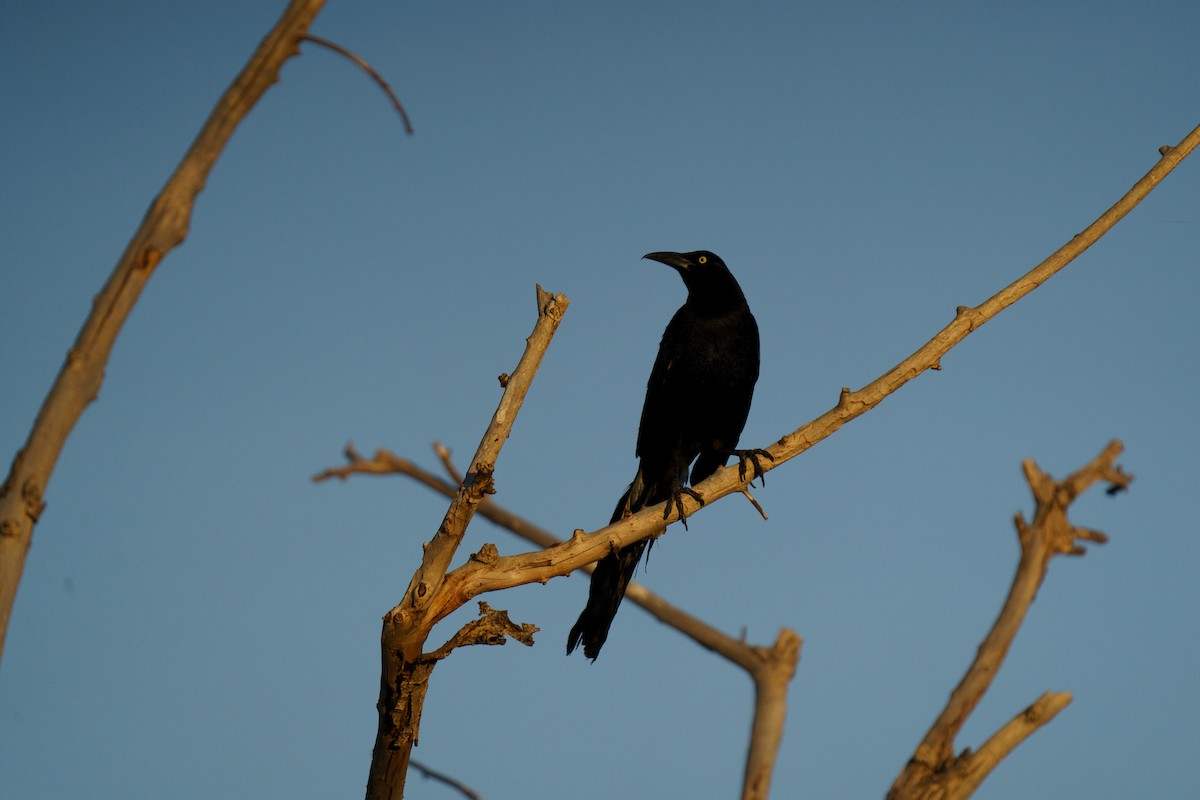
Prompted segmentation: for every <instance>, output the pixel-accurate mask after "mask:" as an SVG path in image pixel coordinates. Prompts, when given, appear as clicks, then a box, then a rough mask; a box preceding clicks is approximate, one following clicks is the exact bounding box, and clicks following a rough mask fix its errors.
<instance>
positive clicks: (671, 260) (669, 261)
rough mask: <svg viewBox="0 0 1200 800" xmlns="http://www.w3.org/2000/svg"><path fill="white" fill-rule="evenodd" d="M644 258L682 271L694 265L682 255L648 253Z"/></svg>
mask: <svg viewBox="0 0 1200 800" xmlns="http://www.w3.org/2000/svg"><path fill="white" fill-rule="evenodd" d="M642 258H648V259H650V260H651V261H657V262H659V263H661V264H666V265H667V266H668V267H674V268H675V269H677V270H680V271H683V270H686V269H687V268H688V267H690V266H691V265H692V263H691V262H690V261H688V260H687V259H686V258H684V257H683V255H682V254H681V253H646V255H644V256H642Z"/></svg>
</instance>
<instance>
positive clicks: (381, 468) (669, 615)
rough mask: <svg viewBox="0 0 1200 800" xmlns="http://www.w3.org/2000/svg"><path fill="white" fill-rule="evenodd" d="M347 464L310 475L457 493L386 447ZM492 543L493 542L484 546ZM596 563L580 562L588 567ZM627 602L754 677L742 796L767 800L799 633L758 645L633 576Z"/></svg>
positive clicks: (505, 518) (493, 515)
mask: <svg viewBox="0 0 1200 800" xmlns="http://www.w3.org/2000/svg"><path fill="white" fill-rule="evenodd" d="M434 447H435V450H436V451H437V453H438V456H439V457H440V459H441V461H442V464H443V466H444V467H445V469H446V471H447V473H449V475H450V476H451V478H452V479H453V480H455V481H461V477H460V476H459V474H458V470H457V469H456V468H455V467H454V464H453V463H452V462H451V460H450V451H449V450H447V449H446V448H445V447H443V446H442V445H440V444H435V445H434ZM345 456H346V460H347V464H346V465H345V466H341V467H331V468H329V469H326V470H324V471H322V472H320V473H318V474H317V475H314V476H313V481H314V482H321V481H325V480H328V479H330V478H339V479H341V480H345V479H346V478H348V477H349V476H351V475H397V474H399V475H406V476H408V477H410V478H413V479H414V480H417V481H419V482H421V483H423V484H425V485H426V486H428V487H430V488H431V489H433V490H434V491H437V492H441V493H442V494H444V495H446V496H447V497H453V496H454V495H455V493H456V492H457V487H455V486H454V485H453V484H451V483H450V482H448V481H446V480H444V479H442V478H440V477H438V476H437V475H434V474H432V473H430V472H428V471H426V470H424V469H422V468H421V467H419V466H418V465H417V464H415V463H414V462H412V461H410V460H409V459H406V458H400V457H398V456H396V455H394V454H393V453H391V452H390V451H388V450H384V449H380V450H377V451H376V452H375V454H374V456H372V457H371V458H370V459H367V458H363V456H362V455H360V454H359V452H358V451H357V450H356V449H355V448H354V446H353V445H352V444H351V445H347V446H346V449H345ZM478 513H479V514H480V515H482V516H483V517H484V518H485V519H488V520H490V521H491V522H493V523H495V524H496V525H499V526H500V527H502V528H506V529H508V530H509V531H511V532H513V533H515V534H516V535H518V536H520V537H521V538H523V539H525V540H527V541H529V542H532V543H533V544H536V545H537V546H539V547H542V548H548V547H551V546H554V545H558V544H562V541H561V540H560V539H558V538H556V537H555V536H554V535H553V534H551V533H550V532H549V531H546V530H545V529H544V528H541V527H539V526H537V525H535V524H534V523H532V522H530V521H528V520H526V519H525V518H523V517H520V516H518V515H516V514H514V513H512V512H511V511H508V510H507V509H504V508H502V507H501V506H500V505H499V504H497V503H496V502H495V501H493V500H492V499H491V498H484V500H483V502H482V503H480V505H479V509H478ZM484 548H485V549H486V548H491V550H489V552H492V551H494V549H495V548H494V547H493V546H492V545H484ZM594 566H595V565H594V564H587V565H585V566H584V567H582V570H583V571H585V572H591V571H592V569H593V567H594ZM625 599H626V601H630V602H633V603H634V604H635V605H638V606H641V607H642V608H643V609H645V610H646V611H648V612H649V613H650V614H651V615H652V616H653V617H655V618H656V619H658V620H659V621H660V622H663V623H665V624H667V625H669V626H671V627H672V628H675V629H676V630H677V631H679V632H680V633H682V634H684V635H685V636H687V637H689V638H691V639H692V640H693V641H694V642H696V643H697V644H699V645H700V646H701V647H704V648H706V649H708V650H711V651H713V652H714V653H716V654H718V655H720V656H723V657H724V658H725V659H727V660H729V661H731V662H732V663H734V664H735V665H737V666H739V667H741V668H742V669H743V670H745V671H746V672H747V673H748V674H749V675H750V678H751V680H753V681H754V697H755V703H754V716H753V720H752V723H751V734H750V746H749V748H748V750H747V754H746V770H745V776H744V778H743V783H742V797H743V798H744V800H765V799H766V797H767V796H768V792H769V790H770V786H771V777H772V774H773V772H774V767H775V760H776V757H777V756H778V753H779V747H780V745H781V744H782V742H783V727H784V722H785V721H786V716H787V687H788V684H789V683H790V682H791V679H792V677H793V676H794V675H795V672H796V665H797V664H798V663H799V661H800V646H801V639H800V635H799V634H798V633H796V632H795V631H793V630H790V629H788V628H784V629H783V630H781V631H780V633H779V636H778V638H777V639H776V641H775V644H774V646H772V647H759V646H754V645H750V644H748V643H746V642H745V641H744V640H741V639H735V638H733V637H732V636H729V635H728V634H726V633H723V632H722V631H720V630H718V629H716V628H714V627H712V626H711V625H709V624H708V623H706V622H704V621H703V620H701V619H699V618H698V617H695V616H692V615H691V614H689V613H687V612H686V611H683V610H682V609H680V608H677V607H676V606H674V605H671V604H670V603H668V602H667V601H666V600H664V599H663V598H661V597H659V596H658V595H656V594H654V593H653V592H651V591H650V590H649V589H647V588H646V587H645V586H643V585H642V584H640V583H637V582H636V581H631V582H630V584H629V586H628V587H627V588H626V591H625Z"/></svg>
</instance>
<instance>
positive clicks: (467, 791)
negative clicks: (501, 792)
mask: <svg viewBox="0 0 1200 800" xmlns="http://www.w3.org/2000/svg"><path fill="white" fill-rule="evenodd" d="M409 763H410V764H412V766H413V769H415V770H417V772H420V773H421V775H422V776H424V777H426V778H432V779H433V780H435V781H441V782H442V783H444V784H446V785H447V786H449V787H451V788H454V789H457V790H458V791H459V792H461V793H462V795H463V797H467V798H470V800H483V796H482V795H480V794H479V793H478V792H476V791H475V790H474V789H472V788H471V787H469V786H467V785H466V784H464V783H461V782H459V781H456V780H455V779H454V778H451V777H450V776H449V775H447V774H445V773H443V772H438V771H437V770H433V769H430V768H429V767H427V766H425V765H424V764H422V763H421V762H420V761H417V760H416V759H415V758H414V759H413V760H412V761H410V762H409Z"/></svg>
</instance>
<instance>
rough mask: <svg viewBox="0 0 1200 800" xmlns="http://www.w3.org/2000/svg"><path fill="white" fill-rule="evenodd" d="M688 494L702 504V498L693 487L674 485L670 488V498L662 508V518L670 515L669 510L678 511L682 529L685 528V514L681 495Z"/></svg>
mask: <svg viewBox="0 0 1200 800" xmlns="http://www.w3.org/2000/svg"><path fill="white" fill-rule="evenodd" d="M685 494H687V495H690V496H691V498H692V499H693V500H695V501H696V502H697V503H699V504H700V505H704V498H703V497H702V496H701V495H700V493H699V492H697V491H696V490H695V489H692V488H690V487H687V486H676V487H675V488H674V489H672V490H671V498H670V499H669V500H667V505H666V506H665V507H664V508H663V519H666V518H667V517H669V516H671V510H672V509H674V510H675V511H678V512H679V521H680V522H682V523H683V529H684V530H685V531H686V530H687V514H686V513H685V512H684V510H683V496H684V495H685Z"/></svg>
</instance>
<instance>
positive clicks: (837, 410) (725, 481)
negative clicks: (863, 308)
mask: <svg viewBox="0 0 1200 800" xmlns="http://www.w3.org/2000/svg"><path fill="white" fill-rule="evenodd" d="M1197 144H1200V127H1197V128H1196V129H1195V130H1193V131H1192V132H1191V133H1189V134H1188V135H1187V137H1186V138H1185V139H1184V140H1183V141H1182V142H1181V143H1180V144H1179V145H1178V146H1177V147H1173V148H1170V149H1168V150H1166V152H1165V154H1164V155H1163V156H1162V158H1161V159H1160V160H1159V162H1158V163H1157V164H1156V165H1155V166H1154V167H1153V168H1152V169H1151V170H1150V171H1149V172H1148V173H1147V174H1146V175H1145V176H1144V177H1143V178H1142V179H1141V180H1139V181H1138V182H1137V184H1135V185H1134V187H1133V188H1132V189H1130V190H1129V192H1127V193H1126V194H1125V196H1124V197H1122V198H1121V199H1120V200H1119V201H1118V202H1117V203H1116V204H1115V205H1113V207H1112V208H1110V209H1109V210H1108V211H1106V212H1104V214H1102V215H1101V216H1100V217H1099V219H1097V220H1096V221H1095V222H1094V223H1092V224H1091V225H1090V226H1088V228H1087V229H1085V230H1084V231H1083V232H1082V233H1079V234H1077V235H1076V236H1075V237H1073V238H1072V239H1071V241H1069V242H1068V243H1067V244H1065V245H1063V246H1062V247H1060V248H1059V249H1058V250H1057V251H1055V252H1054V253H1053V254H1052V255H1051V256H1050V257H1049V258H1047V259H1046V260H1045V261H1043V262H1042V263H1041V264H1039V265H1038V266H1036V267H1035V268H1034V269H1032V270H1030V271H1029V272H1028V273H1027V274H1025V275H1024V276H1022V277H1021V278H1019V279H1017V280H1016V281H1014V282H1013V283H1012V284H1010V285H1009V286H1007V287H1006V288H1004V289H1002V290H1000V291H999V292H997V293H996V294H995V295H993V296H992V297H991V298H989V299H988V300H986V301H984V302H983V303H981V304H980V305H979V306H977V307H974V308H969V307H966V306H960V307H959V308H958V312H957V314H956V316H955V318H954V320H953V321H952V322H951V323H950V324H949V325H947V326H946V327H945V328H943V329H942V330H941V331H939V332H938V333H937V334H936V335H935V336H934V337H933V338H932V339H930V340H929V341H928V342H926V343H925V344H924V345H923V346H921V347H920V348H919V349H918V350H917V351H916V352H914V353H913V354H912V355H910V356H909V357H908V358H906V359H904V360H903V361H901V362H900V363H899V364H897V365H896V366H895V367H893V368H892V369H891V370H889V371H888V372H886V373H885V374H883V375H881V376H880V377H879V378H877V379H875V380H874V381H872V382H871V383H869V384H867V385H866V386H864V387H863V388H862V389H859V390H857V391H851V390H849V389H843V390H842V393H841V397H840V399H839V401H838V403H837V405H836V406H834V407H833V408H831V409H830V410H829V411H827V412H825V413H824V414H822V415H821V416H819V417H817V418H816V419H814V420H813V421H811V422H809V423H806V424H805V425H802V426H800V427H799V428H797V429H796V430H794V431H792V432H791V433H787V434H785V435H784V436H782V437H781V438H780V439H779V440H778V441H777V442H775V443H774V444H772V445H771V446H770V447H767V448H765V449H766V450H767V452H769V453H770V454H771V456H772V457H773V460H772V461H771V462H770V463H767V462H765V461H764V462H763V464H762V467H763V471H764V472H766V471H770V470H772V469H775V468H777V467H779V466H780V465H781V464H783V463H784V462H786V461H790V460H791V459H793V458H795V457H796V456H798V455H800V454H801V453H803V452H804V451H806V450H808V449H809V448H810V447H812V446H813V445H815V444H817V443H818V442H820V441H822V440H824V439H826V438H827V437H829V436H830V435H832V434H833V433H834V432H835V431H837V430H838V429H839V428H841V427H842V426H843V425H845V424H846V423H847V422H849V421H850V420H853V419H855V418H857V417H860V416H862V415H863V414H865V413H866V412H868V411H870V410H871V409H872V408H874V407H875V406H877V405H879V403H881V402H883V400H884V399H885V398H886V397H887V396H888V395H890V394H891V393H892V392H895V391H896V390H897V389H899V388H900V387H901V386H903V385H904V384H906V383H908V382H909V381H910V380H912V379H913V378H915V377H917V376H918V375H920V374H921V373H923V372H925V371H926V370H929V369H939V368H940V367H941V359H942V356H944V355H945V354H946V353H947V352H949V351H950V350H951V349H952V348H953V347H954V346H955V345H957V344H958V343H959V342H961V341H962V340H963V339H965V338H966V337H967V336H968V335H970V333H971V332H972V331H974V330H977V329H978V328H979V327H980V326H981V325H983V324H984V323H985V322H987V321H988V320H990V319H992V318H993V317H995V316H996V315H997V314H999V313H1000V312H1001V311H1003V310H1004V309H1006V308H1008V307H1009V306H1011V305H1012V304H1013V303H1015V302H1017V301H1018V300H1020V299H1021V298H1022V297H1024V296H1025V295H1027V294H1029V293H1030V292H1032V291H1033V290H1034V289H1036V288H1037V287H1038V286H1040V285H1041V284H1043V283H1045V282H1046V280H1048V279H1049V278H1050V277H1051V276H1053V275H1054V274H1055V273H1057V272H1058V271H1059V270H1061V269H1062V268H1063V267H1065V266H1066V265H1067V264H1068V263H1070V261H1071V260H1073V259H1074V258H1075V257H1076V256H1078V255H1079V254H1080V253H1082V252H1083V251H1084V250H1086V249H1087V248H1088V247H1089V246H1090V245H1091V244H1093V243H1094V242H1095V241H1096V240H1097V239H1099V238H1100V237H1101V236H1102V235H1103V234H1104V233H1105V232H1107V231H1108V230H1109V229H1111V228H1112V226H1113V225H1114V224H1116V222H1117V221H1118V220H1120V219H1121V218H1122V217H1123V216H1124V215H1125V214H1127V213H1128V212H1129V211H1130V210H1131V209H1132V208H1133V207H1134V206H1136V205H1137V203H1138V202H1140V201H1141V200H1142V199H1143V198H1144V197H1145V196H1146V195H1147V194H1148V193H1149V192H1150V190H1151V189H1153V188H1154V186H1156V185H1157V184H1158V183H1160V182H1161V181H1162V179H1163V178H1164V177H1165V176H1166V175H1167V174H1168V173H1169V172H1170V171H1171V170H1172V169H1174V167H1175V166H1176V165H1177V164H1178V163H1179V161H1180V160H1182V158H1183V157H1184V156H1186V155H1187V154H1188V153H1190V152H1191V151H1192V150H1194V149H1195V148H1196V145H1197ZM746 483H747V482H746V481H745V480H744V479H743V478H741V477H740V476H739V475H738V470H737V468H736V467H725V468H722V469H720V470H717V472H716V474H714V475H713V477H711V478H709V479H708V480H706V481H704V482H703V483H701V484H700V485H699V486H698V487H697V489H698V491H699V492H700V494H702V495H703V496H704V498H705V500H706V502H707V505H708V506H711V505H712V503H713V501H714V500H717V499H719V498H721V497H724V496H726V495H728V494H731V493H733V492H738V491H740V490H741V489H742V487H744V486H745V485H746ZM683 504H684V508H685V512H686V513H687V514H693V513H697V512H699V511H701V510H702V507H701V506H700V504H699V503H698V502H697V501H696V500H694V499H692V498H690V497H688V496H684V497H683ZM705 507H707V506H705ZM676 519H678V512H677V511H675V510H674V509H672V510H671V511H670V513H669V515H668V516H667V517H666V520H667V521H668V522H670V521H674V520H676ZM663 522H664V517H663V506H661V505H659V506H655V507H651V508H646V509H643V510H641V511H639V512H638V513H637V514H634V515H632V516H629V517H626V518H624V519H622V520H620V521H618V522H615V523H612V524H611V525H608V526H606V527H603V528H600V529H599V530H596V531H594V532H592V533H584V532H582V531H579V530H577V531H576V532H575V534H574V535H573V536H572V537H571V539H570V540H568V541H566V542H563V543H562V544H560V545H555V546H553V547H549V548H546V549H545V550H540V551H535V552H530V553H522V554H519V555H513V556H499V557H497V558H496V559H494V560H489V561H487V562H486V563H485V562H483V561H480V560H472V561H469V562H467V563H466V564H463V565H462V566H460V567H458V568H457V569H455V570H454V571H452V572H450V573H447V574H446V576H445V587H444V589H445V590H444V591H442V592H441V593H440V594H439V596H438V599H437V600H436V601H435V602H436V603H438V604H444V607H442V608H440V609H437V610H436V612H435V616H436V618H437V619H441V618H442V617H444V616H445V615H446V614H448V613H450V612H451V611H453V610H454V609H455V608H458V607H460V606H462V605H463V604H465V603H467V602H469V601H470V600H471V599H472V598H474V597H476V596H478V595H480V594H482V593H484V592H493V591H498V590H501V589H508V588H512V587H514V586H522V585H524V584H527V583H533V582H535V581H536V582H539V583H545V582H546V581H548V580H550V579H551V578H556V577H560V576H562V575H569V574H570V573H571V572H573V571H574V570H576V569H579V568H581V567H583V566H584V565H586V564H590V563H593V562H595V561H598V560H599V559H600V558H602V557H603V556H604V555H605V554H606V553H608V552H609V551H610V550H611V549H613V548H620V547H625V546H627V545H630V544H632V543H634V542H636V541H640V540H642V539H646V538H649V537H650V536H655V535H659V534H661V532H662V529H663Z"/></svg>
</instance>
